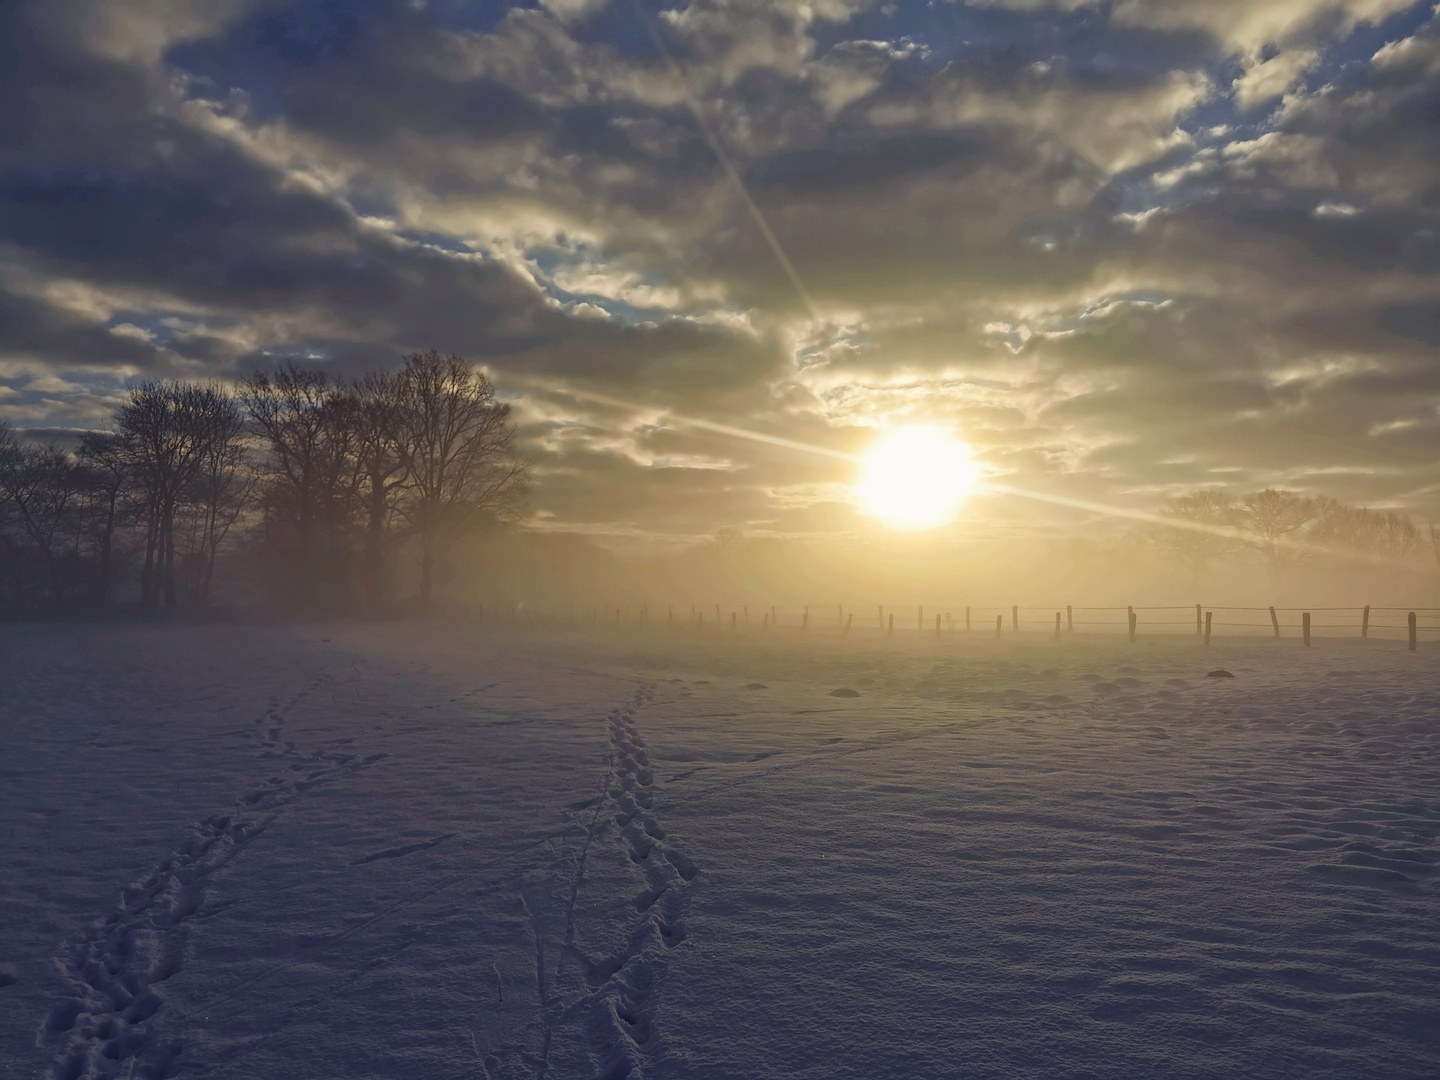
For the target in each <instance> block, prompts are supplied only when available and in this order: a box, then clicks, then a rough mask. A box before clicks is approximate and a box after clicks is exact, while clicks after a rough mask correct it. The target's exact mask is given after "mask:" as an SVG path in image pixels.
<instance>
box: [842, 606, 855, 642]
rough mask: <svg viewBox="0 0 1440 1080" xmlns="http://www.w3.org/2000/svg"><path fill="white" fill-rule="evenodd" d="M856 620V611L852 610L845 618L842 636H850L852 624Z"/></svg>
mask: <svg viewBox="0 0 1440 1080" xmlns="http://www.w3.org/2000/svg"><path fill="white" fill-rule="evenodd" d="M854 621H855V613H854V612H853V611H852V612H851V613H850V614H849V615H848V616H847V617H846V619H845V629H844V630H842V631H840V636H841V637H849V636H850V624H851V623H852V622H854Z"/></svg>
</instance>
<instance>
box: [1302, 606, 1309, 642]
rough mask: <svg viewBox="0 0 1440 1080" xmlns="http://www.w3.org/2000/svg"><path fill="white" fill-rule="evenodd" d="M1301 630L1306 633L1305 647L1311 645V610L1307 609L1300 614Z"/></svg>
mask: <svg viewBox="0 0 1440 1080" xmlns="http://www.w3.org/2000/svg"><path fill="white" fill-rule="evenodd" d="M1300 632H1301V633H1302V634H1304V635H1305V647H1306V648H1307V649H1308V648H1309V647H1310V612H1308V611H1306V612H1304V613H1302V614H1301V616H1300Z"/></svg>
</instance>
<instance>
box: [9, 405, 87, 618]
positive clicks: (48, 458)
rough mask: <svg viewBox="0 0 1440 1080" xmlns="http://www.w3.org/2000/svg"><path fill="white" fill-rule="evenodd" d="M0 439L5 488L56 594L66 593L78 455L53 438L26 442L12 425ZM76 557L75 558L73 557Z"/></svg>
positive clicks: (60, 596) (60, 598) (57, 599)
mask: <svg viewBox="0 0 1440 1080" xmlns="http://www.w3.org/2000/svg"><path fill="white" fill-rule="evenodd" d="M4 436H5V437H4V442H3V445H0V492H3V493H4V496H5V499H6V501H7V502H8V503H9V504H10V507H11V509H12V513H13V515H14V517H15V519H16V521H18V523H19V525H20V528H21V530H22V531H23V533H24V535H25V537H26V539H28V540H29V541H30V543H31V544H32V545H33V546H34V548H35V551H36V553H37V554H38V555H39V556H40V558H41V561H42V562H43V563H44V565H45V570H46V575H47V577H48V578H49V583H50V593H51V598H52V599H53V600H54V601H55V603H57V604H58V603H61V602H62V601H63V600H64V598H65V586H66V583H67V582H66V578H67V575H66V573H65V570H66V562H67V560H66V559H65V558H64V548H65V547H66V546H67V545H70V544H72V543H73V539H74V537H73V531H72V529H71V528H70V526H71V525H72V524H73V522H74V517H75V515H74V509H75V503H76V501H77V499H78V495H79V492H80V486H81V480H80V473H79V470H78V469H77V468H76V465H75V461H74V459H73V458H72V457H71V456H70V455H69V454H68V453H66V452H65V451H64V450H62V449H60V448H59V447H58V446H55V445H53V444H47V445H43V446H34V445H26V444H24V443H21V442H20V441H19V440H18V439H17V438H15V436H14V434H13V432H11V431H10V430H9V429H8V427H7V429H6V431H5V433H4ZM70 561H74V560H70Z"/></svg>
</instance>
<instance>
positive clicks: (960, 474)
mask: <svg viewBox="0 0 1440 1080" xmlns="http://www.w3.org/2000/svg"><path fill="white" fill-rule="evenodd" d="M978 477H979V471H978V469H977V468H976V466H975V461H974V458H973V457H971V454H970V448H969V447H968V446H966V445H965V444H964V443H962V442H960V441H958V440H956V439H953V438H951V437H950V436H949V435H947V434H946V433H945V432H943V431H941V430H940V429H939V428H933V427H910V428H902V429H900V430H899V431H895V432H892V433H891V434H889V435H886V436H885V437H884V438H882V439H881V440H880V441H879V442H877V443H876V444H875V445H874V446H872V447H871V448H870V450H869V452H868V453H866V455H865V462H864V466H863V468H862V471H861V475H860V483H859V485H858V486H857V488H856V492H857V494H858V495H859V496H860V505H861V507H862V508H863V509H864V510H865V512H866V513H867V514H871V515H873V516H875V517H878V518H882V519H884V520H885V521H887V522H888V523H889V524H891V525H893V526H895V527H896V528H901V529H927V528H930V527H932V526H935V525H943V524H944V523H945V522H947V521H950V520H952V519H953V518H954V517H955V514H956V513H957V512H958V511H959V509H960V506H961V504H962V503H964V501H965V499H966V497H967V496H968V495H969V494H970V492H971V491H972V490H973V489H974V487H975V482H976V480H977V479H978Z"/></svg>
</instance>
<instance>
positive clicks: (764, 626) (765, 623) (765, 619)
mask: <svg viewBox="0 0 1440 1080" xmlns="http://www.w3.org/2000/svg"><path fill="white" fill-rule="evenodd" d="M760 629H761V630H769V629H770V615H769V613H768V612H764V613H762V614H761V616H760Z"/></svg>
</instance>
